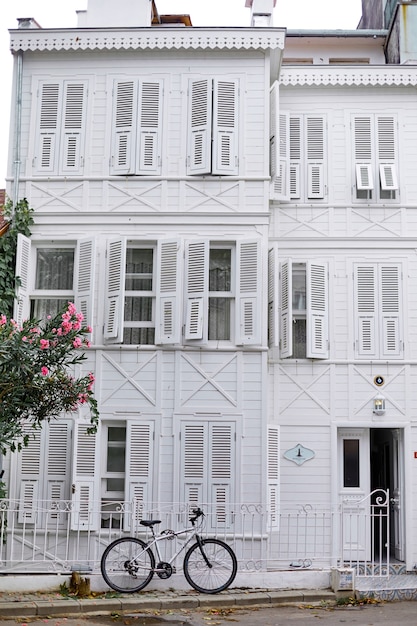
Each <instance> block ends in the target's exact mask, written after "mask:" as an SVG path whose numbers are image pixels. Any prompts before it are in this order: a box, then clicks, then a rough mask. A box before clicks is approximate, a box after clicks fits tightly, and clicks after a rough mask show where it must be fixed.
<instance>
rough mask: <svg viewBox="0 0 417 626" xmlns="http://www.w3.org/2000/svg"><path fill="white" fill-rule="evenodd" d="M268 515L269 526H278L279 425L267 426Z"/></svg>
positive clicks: (275, 527)
mask: <svg viewBox="0 0 417 626" xmlns="http://www.w3.org/2000/svg"><path fill="white" fill-rule="evenodd" d="M267 452H268V457H267V478H268V515H269V526H270V528H274V529H277V528H278V527H279V505H280V493H279V426H268V451H267Z"/></svg>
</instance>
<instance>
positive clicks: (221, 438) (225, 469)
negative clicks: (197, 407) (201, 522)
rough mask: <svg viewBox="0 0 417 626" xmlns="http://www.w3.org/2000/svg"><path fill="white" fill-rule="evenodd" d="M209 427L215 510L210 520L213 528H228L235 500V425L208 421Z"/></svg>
mask: <svg viewBox="0 0 417 626" xmlns="http://www.w3.org/2000/svg"><path fill="white" fill-rule="evenodd" d="M208 428H209V442H208V444H209V450H208V451H207V453H208V458H209V476H208V479H209V488H210V490H211V493H210V503H211V505H212V507H213V508H212V510H213V511H214V515H213V517H212V518H211V519H210V522H211V523H212V525H213V528H225V527H226V528H227V527H228V526H229V525H230V523H231V511H230V505H231V504H232V502H233V498H232V494H233V477H234V471H235V467H234V466H235V459H234V450H235V440H234V437H235V432H234V425H232V424H228V423H208Z"/></svg>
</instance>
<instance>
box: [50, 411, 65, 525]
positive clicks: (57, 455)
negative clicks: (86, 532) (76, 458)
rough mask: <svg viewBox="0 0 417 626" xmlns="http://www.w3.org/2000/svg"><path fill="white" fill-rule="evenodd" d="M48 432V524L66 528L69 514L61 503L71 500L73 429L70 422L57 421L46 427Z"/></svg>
mask: <svg viewBox="0 0 417 626" xmlns="http://www.w3.org/2000/svg"><path fill="white" fill-rule="evenodd" d="M44 428H45V430H46V435H47V437H46V450H45V451H44V455H46V473H45V478H46V480H47V486H46V489H47V493H46V499H47V500H48V523H49V524H50V522H51V521H52V522H53V524H55V525H56V526H58V527H61V526H65V524H66V519H67V512H66V511H65V510H63V509H61V508H60V507H61V503H62V502H64V501H65V500H68V499H69V479H70V460H71V458H70V455H69V454H68V452H69V450H71V428H70V422H68V421H64V420H57V421H53V422H49V424H47V425H45V426H44Z"/></svg>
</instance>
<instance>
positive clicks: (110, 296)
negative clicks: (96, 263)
mask: <svg viewBox="0 0 417 626" xmlns="http://www.w3.org/2000/svg"><path fill="white" fill-rule="evenodd" d="M125 273H126V242H125V240H124V239H114V240H112V241H109V242H108V246H107V274H106V305H105V307H106V308H105V328H104V339H105V340H106V341H107V342H108V343H121V342H122V341H123V319H124V287H125Z"/></svg>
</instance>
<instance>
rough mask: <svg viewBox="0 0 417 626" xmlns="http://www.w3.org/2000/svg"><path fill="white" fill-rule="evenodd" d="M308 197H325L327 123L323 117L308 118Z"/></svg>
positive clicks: (315, 198) (316, 198) (314, 198)
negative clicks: (325, 123)
mask: <svg viewBox="0 0 417 626" xmlns="http://www.w3.org/2000/svg"><path fill="white" fill-rule="evenodd" d="M306 146H307V155H306V156H307V198H308V199H309V200H310V199H312V200H319V199H322V198H324V160H325V125H324V118H323V117H316V116H312V115H308V116H307V118H306Z"/></svg>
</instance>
